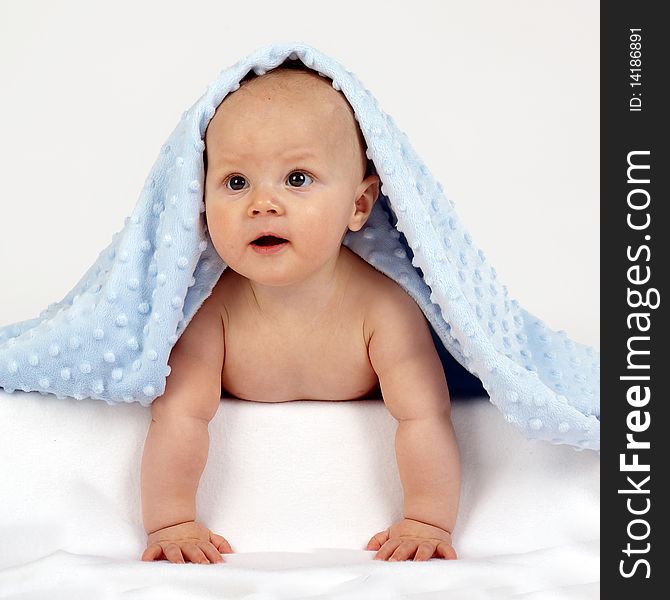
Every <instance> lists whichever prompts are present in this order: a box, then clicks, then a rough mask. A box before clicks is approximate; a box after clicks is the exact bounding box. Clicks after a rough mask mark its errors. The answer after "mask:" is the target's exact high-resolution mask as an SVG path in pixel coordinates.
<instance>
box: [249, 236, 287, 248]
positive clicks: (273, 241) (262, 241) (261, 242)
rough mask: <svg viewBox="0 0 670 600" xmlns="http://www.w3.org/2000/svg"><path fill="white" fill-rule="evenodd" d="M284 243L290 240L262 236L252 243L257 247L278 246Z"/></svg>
mask: <svg viewBox="0 0 670 600" xmlns="http://www.w3.org/2000/svg"><path fill="white" fill-rule="evenodd" d="M284 242H288V240H285V239H284V238H279V237H275V236H273V235H262V236H261V237H259V238H258V239H255V240H254V241H253V242H251V243H252V244H254V245H255V246H276V245H277V244H283V243H284Z"/></svg>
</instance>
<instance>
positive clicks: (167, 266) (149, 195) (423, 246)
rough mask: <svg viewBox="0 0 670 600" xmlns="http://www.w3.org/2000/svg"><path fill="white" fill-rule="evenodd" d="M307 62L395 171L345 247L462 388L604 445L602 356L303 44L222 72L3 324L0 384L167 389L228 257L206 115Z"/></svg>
mask: <svg viewBox="0 0 670 600" xmlns="http://www.w3.org/2000/svg"><path fill="white" fill-rule="evenodd" d="M296 60H297V61H301V62H302V63H304V65H305V66H306V67H309V68H310V69H313V70H314V71H315V72H317V73H318V74H319V75H321V76H323V77H325V78H327V79H325V80H326V81H328V82H329V83H331V84H332V86H333V88H335V89H336V90H339V91H341V92H342V94H343V95H344V96H345V97H346V99H347V101H348V102H349V104H350V105H351V107H352V108H353V111H354V114H355V118H356V120H357V122H358V125H359V126H360V129H361V131H362V133H363V136H364V138H365V142H366V144H367V150H366V154H367V157H368V159H369V161H371V163H372V166H373V167H374V169H375V171H376V173H377V174H378V175H379V177H380V180H381V184H382V185H381V191H380V194H379V197H378V199H377V202H376V204H375V206H374V209H373V211H372V213H371V215H370V218H369V220H368V222H367V223H366V225H365V226H364V227H363V228H362V229H361V230H360V231H356V232H353V231H349V232H347V235H346V236H345V239H344V242H343V243H344V244H345V245H346V246H347V247H348V248H349V249H350V250H352V251H353V252H355V253H356V254H357V255H358V256H360V257H361V258H363V259H364V260H365V261H367V262H368V263H369V264H370V265H372V266H373V267H374V268H376V269H377V270H379V271H380V272H382V273H384V274H385V275H386V276H388V277H390V278H391V279H393V280H394V281H395V282H396V283H398V284H399V285H400V286H402V288H403V289H404V290H405V291H406V292H407V293H408V294H409V295H410V296H411V297H412V298H413V299H414V300H415V302H416V303H417V305H418V306H419V307H420V308H421V309H422V311H423V313H424V315H425V317H426V319H427V321H428V323H429V324H430V327H431V333H432V334H433V340H434V342H435V346H436V349H437V351H438V354H439V355H440V358H441V359H442V363H443V366H444V369H445V374H446V375H447V381H448V384H449V387H450V390H451V393H452V396H453V395H455V396H457V395H458V393H459V390H460V391H463V392H464V393H467V392H468V390H470V392H472V391H473V390H476V389H479V390H480V391H481V395H485V394H486V393H488V395H489V397H490V399H491V402H493V404H495V405H496V406H497V407H498V408H499V409H500V411H501V412H502V413H503V415H504V417H505V419H506V420H507V421H508V422H509V423H513V424H514V425H515V426H517V427H518V428H519V429H520V430H521V431H523V433H524V434H525V435H526V436H527V437H529V438H536V439H543V440H547V441H549V442H552V443H555V444H571V445H573V446H574V447H575V448H577V449H584V448H588V449H593V450H599V447H600V441H599V440H600V402H599V387H600V355H599V353H598V352H597V351H596V350H594V349H593V348H591V347H588V346H585V345H582V344H580V343H577V342H575V341H573V340H571V339H570V338H569V337H568V336H567V335H566V332H565V331H563V330H561V331H553V330H551V329H550V328H549V327H547V325H546V324H545V323H544V322H543V321H542V320H541V319H539V318H538V317H536V316H534V315H532V314H530V313H529V312H528V311H526V310H525V309H523V308H522V307H521V306H520V305H519V303H518V301H517V300H514V299H512V298H510V297H509V295H508V291H507V288H506V286H504V285H502V283H501V282H500V280H499V279H498V278H497V276H496V271H495V269H494V268H493V267H492V266H491V264H490V262H489V261H488V260H487V258H486V257H485V255H484V253H483V252H482V250H480V249H479V248H478V247H477V245H476V244H475V242H474V240H473V239H472V237H471V236H470V234H469V233H468V232H467V231H466V230H465V228H464V227H463V224H462V223H461V220H460V219H459V217H458V214H457V213H456V210H455V208H454V206H455V205H454V202H453V201H452V200H450V199H448V198H447V197H446V196H445V195H444V193H443V189H442V185H441V184H440V183H439V182H438V181H436V180H435V179H434V178H433V176H432V175H431V173H430V171H429V170H428V169H427V168H426V166H425V164H424V163H423V162H422V161H421V159H420V158H419V157H418V156H417V154H416V152H415V151H414V149H413V148H412V146H411V144H410V142H409V140H408V137H407V135H406V134H405V133H404V132H402V131H401V130H400V129H398V127H397V126H396V124H395V122H394V120H393V119H392V118H391V117H390V116H389V115H387V114H386V113H385V112H384V111H383V110H382V109H381V108H380V106H379V103H378V102H377V100H376V99H375V98H374V97H373V95H372V93H371V92H370V91H369V90H368V89H366V88H365V86H364V85H363V84H362V83H361V81H360V80H359V79H358V78H357V77H356V76H355V75H354V74H353V73H352V72H351V71H347V70H346V69H345V68H344V67H343V66H342V65H340V64H339V63H338V62H337V61H335V60H334V59H332V58H329V57H328V56H325V55H324V54H322V53H320V52H319V51H317V50H316V49H315V48H313V47H311V46H308V45H306V44H304V43H300V42H297V43H284V44H272V45H269V46H265V47H262V48H260V49H258V50H257V51H255V52H254V53H252V54H251V55H249V56H248V57H247V58H244V59H243V60H240V61H239V62H237V63H235V64H234V65H232V66H231V67H229V68H227V69H224V70H223V71H221V73H220V74H219V76H218V77H217V78H216V80H215V81H213V82H212V83H211V84H210V85H209V86H208V88H207V90H206V92H205V93H204V94H203V95H202V97H201V98H200V99H198V100H197V101H196V102H195V104H193V105H192V106H191V107H190V108H189V109H188V110H187V111H185V112H184V113H183V115H182V118H181V120H180V121H179V123H178V124H177V126H176V127H175V129H174V131H173V132H172V133H171V134H170V136H169V138H168V139H167V140H166V142H165V143H164V144H163V146H162V147H161V149H160V153H159V155H158V157H157V159H156V162H155V163H154V165H153V167H152V168H151V171H150V173H149V175H148V177H147V179H146V182H145V185H144V188H143V189H142V191H141V193H140V196H139V200H138V201H137V203H136V205H135V208H134V209H133V211H132V214H131V215H130V216H128V217H127V218H126V219H125V221H124V225H123V227H122V228H121V229H120V230H119V231H118V232H117V233H115V234H114V235H113V236H112V241H111V243H110V244H109V245H108V246H107V247H106V248H104V249H103V250H102V251H101V253H100V254H99V256H98V257H97V259H96V260H95V262H94V264H93V265H92V266H91V267H90V268H89V269H88V271H86V272H85V273H84V275H83V276H82V277H81V279H80V281H79V282H78V283H77V284H76V285H75V286H74V288H73V289H72V290H71V291H70V292H69V293H68V294H67V295H66V296H65V297H64V298H63V299H62V300H61V301H60V302H56V303H53V304H50V305H49V306H48V307H47V308H46V309H45V310H43V311H42V312H41V313H40V315H39V317H36V318H33V319H29V320H25V321H21V322H18V323H14V324H9V325H5V326H4V327H1V328H0V387H2V388H4V390H5V391H6V392H10V393H11V392H14V391H15V390H23V391H25V392H29V391H38V392H40V393H42V394H47V393H52V394H56V395H57V396H58V397H59V398H65V397H68V396H69V397H73V398H76V399H79V400H81V399H84V398H96V399H100V400H104V401H106V402H107V403H109V404H114V403H118V402H139V403H141V404H142V405H144V406H148V405H150V404H151V402H152V401H153V400H154V399H155V398H157V397H158V396H160V395H161V394H163V393H164V391H165V386H166V377H167V376H168V375H169V373H170V366H169V365H168V358H169V356H170V352H171V349H172V347H173V346H174V345H175V343H176V342H177V340H178V339H179V336H180V335H181V334H182V332H183V331H184V328H185V327H186V326H187V325H188V323H189V322H190V320H191V319H192V318H193V315H194V314H195V313H196V311H197V310H198V308H199V307H200V306H201V305H202V303H203V301H204V300H205V299H206V298H207V297H208V296H209V295H210V294H211V292H212V289H213V287H214V285H215V284H216V282H217V280H218V279H219V277H220V276H221V274H222V272H223V271H224V269H226V267H227V265H226V264H225V263H224V262H223V261H222V259H221V258H220V257H219V255H218V254H217V252H216V250H215V249H214V247H213V245H212V242H211V238H210V236H209V233H208V230H207V224H206V220H205V215H204V214H203V213H204V211H205V207H204V202H203V193H204V175H205V171H204V163H203V150H204V148H205V143H204V141H203V140H204V137H205V132H206V129H207V126H208V123H209V121H210V119H211V118H212V116H213V115H214V112H215V110H216V108H217V106H218V105H219V103H220V102H221V101H222V100H223V99H224V98H225V97H226V95H227V94H229V93H231V92H234V91H235V90H237V89H238V88H239V87H240V81H241V80H242V79H243V78H244V77H245V75H247V74H248V73H249V72H250V71H252V70H253V71H254V72H255V74H256V75H262V74H264V73H265V72H267V71H269V70H271V69H273V68H274V67H277V66H279V65H281V64H282V63H284V61H296ZM473 384H474V385H473ZM477 386H479V387H478V388H477ZM482 386H483V387H482ZM484 390H485V392H484Z"/></svg>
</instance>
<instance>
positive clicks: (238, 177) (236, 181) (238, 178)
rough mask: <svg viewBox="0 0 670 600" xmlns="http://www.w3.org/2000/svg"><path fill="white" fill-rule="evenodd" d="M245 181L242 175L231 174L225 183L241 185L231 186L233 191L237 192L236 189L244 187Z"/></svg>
mask: <svg viewBox="0 0 670 600" xmlns="http://www.w3.org/2000/svg"><path fill="white" fill-rule="evenodd" d="M245 181H246V180H245V179H244V177H242V175H233V176H232V177H230V178H229V179H228V182H227V183H230V184H231V185H232V186H238V185H240V186H241V187H233V188H232V189H233V191H235V192H237V191H239V190H241V189H242V188H243V187H244V182H245Z"/></svg>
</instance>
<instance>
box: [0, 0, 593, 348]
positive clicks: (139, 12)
mask: <svg viewBox="0 0 670 600" xmlns="http://www.w3.org/2000/svg"><path fill="white" fill-rule="evenodd" d="M598 19H599V3H598V2H597V1H596V0H561V1H558V0H555V1H553V2H548V1H546V0H545V1H542V2H540V1H538V0H505V1H504V2H496V1H495V0H468V1H467V2H463V1H462V0H458V1H457V0H447V1H445V0H421V1H420V2H402V1H397V0H395V1H390V0H366V1H365V2H360V1H358V0H341V1H338V2H336V3H333V2H313V1H311V0H294V1H292V2H291V3H290V4H286V3H282V2H275V1H270V0H264V1H259V0H245V1H244V2H234V3H231V2H221V1H220V0H207V1H205V0H190V1H189V2H188V4H185V3H184V2H183V1H181V0H143V1H142V2H137V1H135V0H115V1H114V2H104V1H98V2H90V1H89V0H77V1H75V0H58V2H53V1H51V0H21V2H18V1H16V0H15V1H13V2H12V1H5V2H0V89H2V94H0V133H1V134H2V141H3V143H2V144H0V184H1V185H2V197H1V198H0V226H1V228H2V235H0V258H2V260H1V261H0V282H2V287H3V297H2V300H0V324H5V323H9V322H13V321H18V320H22V319H27V318H32V317H35V316H37V315H38V314H39V312H40V311H41V310H42V309H43V308H45V307H46V306H47V305H48V304H50V303H51V302H55V301H56V300H60V299H61V298H62V297H63V296H64V295H65V294H66V293H67V292H68V291H69V290H70V289H71V288H72V287H73V286H74V285H75V283H76V282H77V281H78V280H79V278H80V277H81V275H83V273H84V272H85V270H86V269H87V268H88V267H89V266H90V265H91V264H92V263H93V261H94V260H95V258H96V257H97V255H98V253H99V252H100V250H102V248H103V247H104V246H106V245H107V244H108V243H109V242H110V241H111V238H112V234H113V233H114V232H116V231H118V230H119V229H121V227H122V226H123V220H124V218H125V217H126V216H127V215H129V214H130V212H131V210H132V208H133V206H134V205H135V202H136V201H137V199H138V197H139V194H140V191H141V189H142V186H143V184H144V180H145V178H146V176H147V174H148V173H149V170H150V168H151V166H152V165H153V163H154V161H155V159H156V158H157V157H158V154H159V151H160V147H161V144H163V142H164V141H165V140H166V139H167V137H168V135H169V133H170V132H171V131H172V129H173V128H174V127H175V125H176V124H177V122H178V121H179V118H180V117H181V114H182V112H183V111H184V110H186V109H187V108H188V107H189V106H191V104H193V102H195V101H196V100H197V99H198V98H199V97H200V96H201V95H202V93H203V92H204V91H205V89H206V87H207V85H208V84H209V83H210V81H212V80H213V79H214V78H215V77H216V76H217V75H218V73H219V71H221V70H222V69H223V68H225V67H228V66H230V65H232V64H234V63H235V62H237V61H238V60H240V59H241V58H243V57H244V56H246V55H247V54H249V53H250V52H252V51H253V50H255V49H256V48H258V47H259V46H261V45H264V44H267V43H271V42H277V41H289V40H296V39H297V40H302V41H305V42H307V43H309V44H312V45H314V46H315V47H316V48H318V49H320V50H321V51H323V52H325V53H326V54H328V55H330V56H333V57H334V58H336V59H338V60H339V61H340V62H341V63H342V64H343V65H344V66H345V68H347V69H349V70H351V71H353V72H354V73H355V74H356V75H357V76H358V77H359V79H361V81H362V82H363V83H364V84H365V86H366V87H367V88H369V89H370V91H371V92H372V93H373V94H374V96H375V97H376V98H377V100H378V101H379V103H380V105H381V107H382V108H383V109H384V110H385V111H386V112H387V113H388V114H390V115H391V116H392V117H393V118H394V120H395V122H396V123H397V124H398V127H399V128H400V129H401V130H403V131H404V132H405V133H407V135H408V136H409V140H410V142H411V143H412V145H413V146H414V148H415V149H416V151H417V152H418V154H419V156H421V158H422V159H423V161H424V162H425V163H426V165H427V166H428V168H429V169H430V170H431V171H432V173H433V175H434V176H435V178H436V179H437V180H438V181H440V182H441V183H442V184H443V186H444V190H445V193H446V194H447V196H448V197H449V198H450V199H452V200H453V201H454V202H456V210H457V211H458V213H459V215H460V217H461V218H462V220H463V223H464V224H465V226H466V227H467V229H468V231H469V232H470V234H471V235H472V238H473V240H474V242H475V243H476V244H477V245H478V246H479V247H480V248H481V249H482V250H483V251H484V252H485V253H486V255H487V256H488V257H489V258H490V259H491V264H492V265H493V266H494V267H495V269H496V270H497V272H498V276H499V280H500V281H501V282H502V283H504V284H505V285H507V286H508V288H509V293H510V296H511V297H512V298H516V299H517V300H519V302H520V303H521V305H522V306H523V307H524V308H526V309H528V310H529V311H530V312H531V313H533V314H536V315H538V316H539V317H541V318H542V319H543V320H545V321H546V322H547V324H548V325H549V326H550V327H551V328H552V329H554V330H559V329H565V330H566V331H567V333H568V335H569V336H570V337H571V338H573V339H574V340H575V341H578V342H581V343H585V344H588V345H593V346H598V345H599V323H598V316H599V310H600V309H599V307H600V290H599V243H600V240H599V231H598V227H599V218H600V216H599V196H600V190H599V170H600V164H599V134H600V130H599V123H600V114H599V104H598V103H599V100H600V97H599V76H600V72H599V44H600V31H599V21H598Z"/></svg>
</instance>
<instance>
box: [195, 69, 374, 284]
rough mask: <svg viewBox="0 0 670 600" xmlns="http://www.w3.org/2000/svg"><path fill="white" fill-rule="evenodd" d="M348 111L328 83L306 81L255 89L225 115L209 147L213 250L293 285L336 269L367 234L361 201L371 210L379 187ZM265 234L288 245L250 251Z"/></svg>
mask: <svg viewBox="0 0 670 600" xmlns="http://www.w3.org/2000/svg"><path fill="white" fill-rule="evenodd" d="M295 78H300V79H299V82H301V83H302V84H303V85H300V86H298V85H295V83H296V80H295ZM279 79H281V81H279ZM292 82H293V85H292ZM282 83H283V85H282ZM349 110H350V109H349V108H348V106H347V104H346V100H344V98H342V97H340V96H339V94H338V92H336V91H335V90H334V89H333V88H332V87H331V86H330V85H329V84H328V83H327V82H326V81H315V80H314V79H313V78H311V77H310V76H309V75H306V74H304V73H288V74H283V75H281V76H280V77H279V78H270V77H267V78H266V77H260V78H258V79H255V80H252V81H250V82H248V83H247V84H246V85H244V86H242V87H241V88H240V89H239V90H238V91H237V92H235V93H233V94H230V95H229V96H227V97H226V98H225V99H224V101H223V102H222V103H221V104H220V105H219V107H218V109H217V111H216V114H215V115H214V117H213V118H212V120H211V121H210V123H209V126H208V129H207V134H206V137H205V143H206V147H207V162H208V165H207V174H206V180H205V206H206V217H207V225H208V228H209V233H210V236H211V238H212V242H213V244H214V247H215V248H216V250H217V252H218V253H219V255H220V256H221V258H222V259H223V261H224V262H225V263H226V264H227V265H228V266H230V267H231V268H232V269H233V270H234V271H237V272H238V273H240V274H241V275H243V276H245V277H247V278H248V279H251V280H253V281H256V282H258V283H262V284H265V285H290V284H291V283H295V282H298V281H300V280H303V279H304V278H305V277H308V276H309V275H310V274H312V273H316V272H317V271H318V270H319V269H320V268H322V267H323V266H324V265H325V264H326V263H327V262H328V261H331V260H333V257H335V256H336V255H337V254H338V253H339V250H340V245H341V242H342V239H343V237H344V235H345V234H346V232H347V230H348V229H352V230H353V231H357V230H358V229H360V228H361V227H362V226H363V224H364V223H365V220H367V217H368V216H369V212H368V213H367V214H365V213H361V212H360V210H357V200H359V202H358V206H359V207H360V206H361V202H360V197H361V195H363V196H364V197H367V198H370V197H372V202H373V203H374V199H376V197H377V194H378V191H379V187H378V186H379V179H378V177H377V176H376V175H372V176H370V177H368V178H367V179H365V181H364V180H363V177H364V173H365V155H364V153H363V150H362V148H361V147H360V143H359V141H358V138H357V133H356V126H355V121H354V119H353V116H352V115H351V113H350V112H349ZM366 190H367V191H366ZM265 232H272V233H274V235H276V236H278V237H281V238H284V239H286V240H288V243H287V244H284V245H283V246H282V247H281V249H280V250H278V251H277V252H273V253H261V252H260V251H259V250H258V247H257V246H255V245H253V244H251V242H252V241H254V240H256V239H257V238H258V237H259V236H260V235H262V234H264V233H265Z"/></svg>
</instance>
